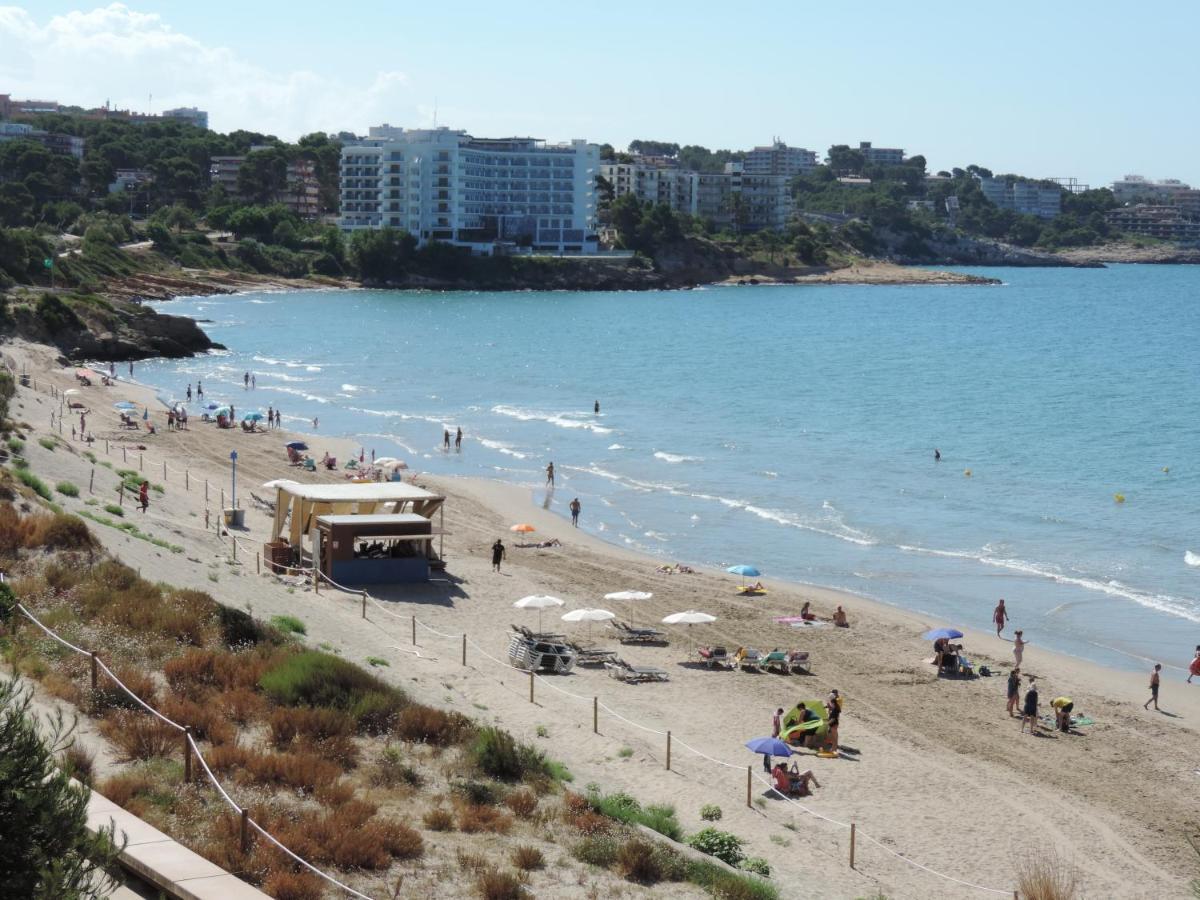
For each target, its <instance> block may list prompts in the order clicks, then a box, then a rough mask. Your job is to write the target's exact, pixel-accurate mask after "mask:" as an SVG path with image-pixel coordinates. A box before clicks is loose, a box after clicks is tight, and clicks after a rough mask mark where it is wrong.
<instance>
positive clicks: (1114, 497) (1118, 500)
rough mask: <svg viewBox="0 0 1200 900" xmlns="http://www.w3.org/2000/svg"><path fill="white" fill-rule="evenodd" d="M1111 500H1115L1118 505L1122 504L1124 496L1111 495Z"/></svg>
mask: <svg viewBox="0 0 1200 900" xmlns="http://www.w3.org/2000/svg"><path fill="white" fill-rule="evenodd" d="M1113 499H1114V500H1116V501H1117V502H1118V503H1124V502H1125V495H1124V494H1113Z"/></svg>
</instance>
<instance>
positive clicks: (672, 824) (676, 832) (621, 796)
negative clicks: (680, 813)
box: [587, 793, 683, 841]
mask: <svg viewBox="0 0 1200 900" xmlns="http://www.w3.org/2000/svg"><path fill="white" fill-rule="evenodd" d="M587 799H588V802H589V803H590V805H591V807H592V809H594V810H595V811H596V812H598V813H600V814H601V815H603V816H607V817H608V818H610V819H616V820H617V821H618V822H624V823H625V824H626V825H631V824H635V823H636V824H639V825H645V826H646V827H647V828H651V829H653V830H654V831H657V832H658V833H659V834H664V835H666V836H667V837H669V838H670V839H671V840H673V841H678V840H681V839H682V838H683V827H682V826H681V825H680V824H679V820H678V819H676V818H675V807H673V806H654V805H651V806H647V807H645V808H643V807H642V805H641V804H640V803H638V802H637V800H635V799H634V798H633V797H631V796H629V795H628V794H625V793H616V794H607V795H601V794H597V793H592V794H589V795H588V798H587Z"/></svg>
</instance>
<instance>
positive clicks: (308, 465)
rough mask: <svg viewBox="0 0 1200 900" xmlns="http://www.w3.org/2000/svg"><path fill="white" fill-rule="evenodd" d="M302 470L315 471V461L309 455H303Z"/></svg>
mask: <svg viewBox="0 0 1200 900" xmlns="http://www.w3.org/2000/svg"><path fill="white" fill-rule="evenodd" d="M304 470H305V471H306V472H315V471H317V461H316V460H315V459H313V458H312V457H311V456H306V457H304Z"/></svg>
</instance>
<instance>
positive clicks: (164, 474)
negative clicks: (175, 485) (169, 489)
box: [163, 459, 167, 482]
mask: <svg viewBox="0 0 1200 900" xmlns="http://www.w3.org/2000/svg"><path fill="white" fill-rule="evenodd" d="M166 480H167V461H166V460H165V459H164V460H163V481H164V482H165V481H166Z"/></svg>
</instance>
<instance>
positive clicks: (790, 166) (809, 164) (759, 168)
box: [742, 141, 817, 178]
mask: <svg viewBox="0 0 1200 900" xmlns="http://www.w3.org/2000/svg"><path fill="white" fill-rule="evenodd" d="M742 166H743V171H744V172H745V173H746V174H747V175H782V176H784V177H785V178H795V177H796V176H797V175H807V174H808V173H809V172H811V171H812V170H813V169H815V168H816V167H817V154H816V152H815V151H813V150H805V149H804V148H803V147H789V146H788V145H787V144H785V143H783V141H774V142H772V144H771V146H769V147H755V148H754V149H753V150H750V151H748V152H747V153H746V158H745V160H744V161H743V163H742Z"/></svg>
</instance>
